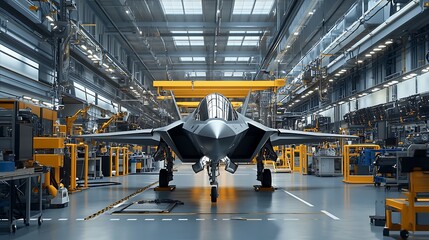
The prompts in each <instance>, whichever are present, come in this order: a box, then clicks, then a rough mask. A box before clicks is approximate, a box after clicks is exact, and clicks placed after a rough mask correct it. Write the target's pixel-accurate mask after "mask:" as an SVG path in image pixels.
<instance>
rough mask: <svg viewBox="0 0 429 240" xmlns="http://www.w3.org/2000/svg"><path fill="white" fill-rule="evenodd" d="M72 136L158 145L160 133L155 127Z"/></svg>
mask: <svg viewBox="0 0 429 240" xmlns="http://www.w3.org/2000/svg"><path fill="white" fill-rule="evenodd" d="M73 137H74V138H83V139H90V140H97V141H103V142H115V143H129V144H139V145H158V143H159V141H160V139H161V135H160V133H159V131H156V129H142V130H133V131H122V132H112V133H97V134H86V135H79V136H73Z"/></svg>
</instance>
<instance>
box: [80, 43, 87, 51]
mask: <svg viewBox="0 0 429 240" xmlns="http://www.w3.org/2000/svg"><path fill="white" fill-rule="evenodd" d="M80 47H81V48H82V49H83V50H85V51H86V50H88V48H87V47H86V46H85V45H83V44H82V45H80Z"/></svg>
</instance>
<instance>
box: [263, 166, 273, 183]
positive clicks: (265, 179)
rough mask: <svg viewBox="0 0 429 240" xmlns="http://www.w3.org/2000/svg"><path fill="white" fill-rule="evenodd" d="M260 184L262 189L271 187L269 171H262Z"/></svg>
mask: <svg viewBox="0 0 429 240" xmlns="http://www.w3.org/2000/svg"><path fill="white" fill-rule="evenodd" d="M261 184H262V187H271V184H272V179H271V170H270V169H264V171H263V172H262V181H261Z"/></svg>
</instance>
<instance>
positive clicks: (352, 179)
mask: <svg viewBox="0 0 429 240" xmlns="http://www.w3.org/2000/svg"><path fill="white" fill-rule="evenodd" d="M364 149H375V150H379V149H380V146H379V145H375V144H351V145H344V146H343V176H344V180H343V182H345V183H366V184H371V183H374V176H373V173H372V171H371V169H370V167H371V164H370V163H363V162H362V161H359V158H360V155H361V152H362V151H363V150H364Z"/></svg>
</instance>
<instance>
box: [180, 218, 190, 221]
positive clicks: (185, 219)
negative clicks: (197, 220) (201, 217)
mask: <svg viewBox="0 0 429 240" xmlns="http://www.w3.org/2000/svg"><path fill="white" fill-rule="evenodd" d="M179 221H188V219H187V218H179Z"/></svg>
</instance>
